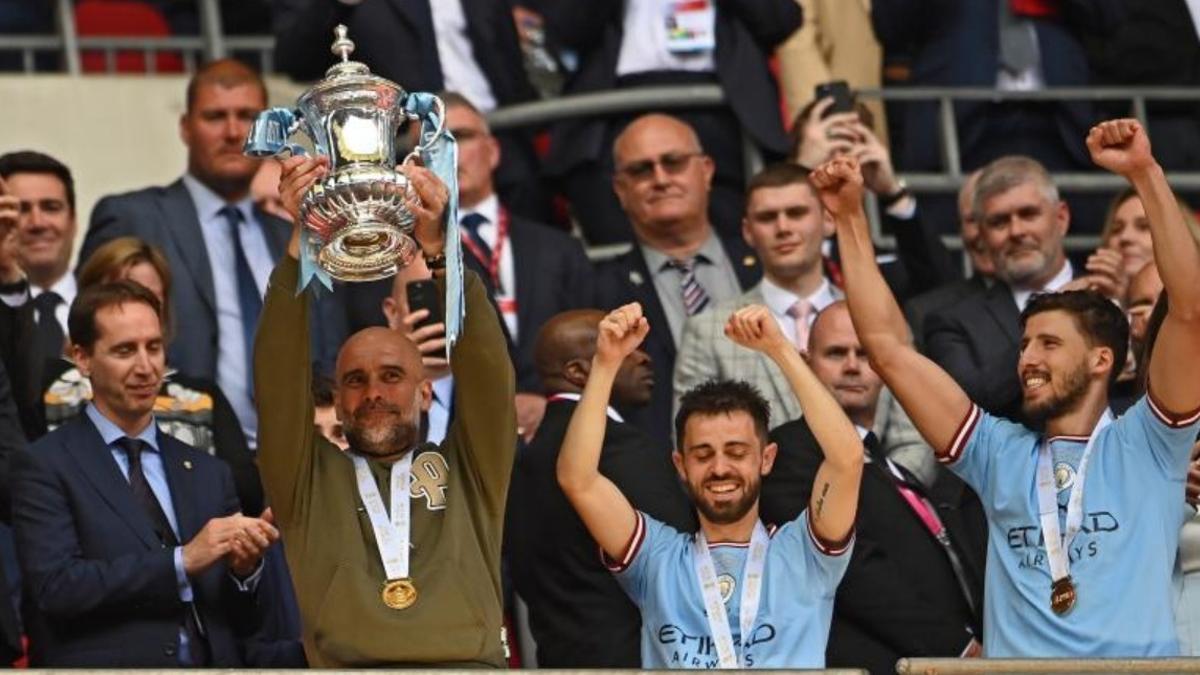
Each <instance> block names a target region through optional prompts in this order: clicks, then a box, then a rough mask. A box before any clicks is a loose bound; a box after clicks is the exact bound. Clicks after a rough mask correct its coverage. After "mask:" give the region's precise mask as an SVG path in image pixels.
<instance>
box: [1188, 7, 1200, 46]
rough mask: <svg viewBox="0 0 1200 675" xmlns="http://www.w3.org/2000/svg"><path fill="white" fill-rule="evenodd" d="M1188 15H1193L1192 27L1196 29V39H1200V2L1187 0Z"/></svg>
mask: <svg viewBox="0 0 1200 675" xmlns="http://www.w3.org/2000/svg"><path fill="white" fill-rule="evenodd" d="M1187 8H1188V13H1189V14H1191V15H1192V27H1193V28H1195V29H1196V37H1200V0H1187Z"/></svg>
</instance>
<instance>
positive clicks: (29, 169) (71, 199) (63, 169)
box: [0, 150, 75, 213]
mask: <svg viewBox="0 0 1200 675" xmlns="http://www.w3.org/2000/svg"><path fill="white" fill-rule="evenodd" d="M16 173H43V174H50V175H51V176H54V177H55V178H57V179H58V180H59V182H61V183H62V184H63V188H64V190H65V191H66V193H67V206H69V207H71V213H75V179H74V178H72V177H71V170H70V169H68V168H67V165H66V164H63V163H62V162H60V161H58V160H57V159H54V158H53V157H51V156H50V155H47V154H45V153H41V152H37V151H35V150H19V151H17V152H10V153H8V154H6V155H0V178H3V179H5V180H8V177H9V176H11V175H13V174H16Z"/></svg>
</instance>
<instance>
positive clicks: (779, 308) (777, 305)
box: [760, 277, 834, 316]
mask: <svg viewBox="0 0 1200 675" xmlns="http://www.w3.org/2000/svg"><path fill="white" fill-rule="evenodd" d="M760 290H761V291H762V296H763V302H765V303H767V307H768V308H769V309H770V310H771V312H773V313H774V314H776V315H777V316H787V312H788V309H789V308H791V306H792V305H794V304H796V301H797V300H807V301H808V303H809V304H810V305H812V308H813V312H812V314H813V316H815V315H816V313H817V312H820V311H821V310H823V309H825V308H826V307H828V306H829V305H832V304H833V301H834V297H833V289H832V287H831V286H830V285H829V280H828V279H826V278H824V277H822V278H821V285H820V286H819V287H817V290H815V291H813V292H812V294H810V295H809V296H808V297H806V298H801V297H800V296H798V295H796V294H795V293H793V292H791V291H789V290H786V289H783V288H780V287H779V286H778V285H776V284H774V283H772V282H771V280H770V279H768V278H766V277H763V280H762V285H761V286H760Z"/></svg>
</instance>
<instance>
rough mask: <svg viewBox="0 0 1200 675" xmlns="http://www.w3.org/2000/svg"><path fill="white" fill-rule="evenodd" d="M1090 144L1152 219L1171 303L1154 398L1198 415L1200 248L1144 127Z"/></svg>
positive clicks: (1153, 378)
mask: <svg viewBox="0 0 1200 675" xmlns="http://www.w3.org/2000/svg"><path fill="white" fill-rule="evenodd" d="M1087 146H1088V151H1089V152H1091V154H1092V161H1094V162H1095V163H1096V164H1097V165H1099V166H1101V167H1103V168H1105V169H1108V170H1109V171H1112V172H1113V173H1115V174H1118V175H1121V176H1123V177H1125V179H1126V180H1128V181H1129V182H1130V183H1131V184H1132V185H1133V187H1134V189H1135V190H1137V194H1138V197H1140V198H1141V200H1142V204H1143V205H1145V207H1146V218H1147V219H1148V220H1149V221H1150V236H1151V238H1152V239H1153V242H1154V262H1155V264H1156V265H1158V273H1159V275H1160V276H1161V277H1162V280H1163V286H1164V287H1165V288H1166V293H1167V296H1168V297H1169V298H1170V299H1171V301H1170V307H1169V309H1168V311H1167V317H1166V319H1165V320H1164V321H1163V325H1162V329H1161V330H1160V331H1159V333H1158V340H1157V342H1155V344H1154V350H1153V353H1152V355H1151V357H1150V380H1149V381H1150V386H1151V388H1152V389H1153V395H1154V399H1155V401H1156V402H1157V403H1158V404H1159V405H1161V406H1163V407H1165V408H1166V409H1167V410H1166V411H1167V412H1174V413H1179V414H1181V415H1184V414H1187V413H1191V412H1194V411H1196V410H1197V409H1200V387H1197V386H1196V383H1197V382H1200V244H1198V243H1197V241H1196V239H1195V237H1194V236H1193V234H1192V232H1191V231H1190V230H1189V229H1188V226H1187V222H1186V221H1185V220H1184V218H1183V213H1182V212H1181V211H1180V210H1179V205H1178V202H1177V201H1176V200H1175V195H1174V194H1173V193H1172V192H1171V186H1170V185H1168V184H1167V178H1166V175H1165V174H1164V173H1163V169H1162V167H1161V166H1159V164H1158V162H1157V161H1155V159H1154V155H1153V154H1152V153H1151V151H1150V138H1149V136H1148V135H1147V134H1146V130H1145V129H1143V128H1142V125H1141V123H1139V122H1138V121H1137V120H1131V119H1124V120H1111V121H1108V122H1102V123H1101V124H1098V125H1096V126H1095V127H1093V128H1092V130H1091V132H1089V133H1088V137H1087Z"/></svg>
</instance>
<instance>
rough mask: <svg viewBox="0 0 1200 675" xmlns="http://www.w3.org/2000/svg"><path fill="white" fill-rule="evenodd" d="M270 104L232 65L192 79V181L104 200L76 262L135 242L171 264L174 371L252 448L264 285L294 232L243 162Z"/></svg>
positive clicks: (321, 350) (251, 75) (325, 357)
mask: <svg viewBox="0 0 1200 675" xmlns="http://www.w3.org/2000/svg"><path fill="white" fill-rule="evenodd" d="M266 103H267V93H266V89H265V87H264V85H263V82H262V79H261V78H259V76H258V74H257V73H255V72H254V71H252V70H250V69H249V68H248V67H246V66H245V65H243V64H241V63H240V62H238V61H234V60H232V59H226V60H221V61H215V62H213V63H210V64H207V65H206V66H204V67H203V68H201V69H200V70H199V71H197V72H196V74H195V75H194V76H193V77H192V79H191V81H190V82H189V83H188V89H187V109H186V111H185V112H184V114H183V116H182V117H181V118H180V120H179V130H180V135H181V136H182V138H183V142H184V143H185V144H186V145H187V148H188V166H187V172H186V173H185V174H184V175H183V177H182V178H180V179H179V180H177V181H175V182H174V183H172V184H170V185H168V186H166V187H151V188H146V189H144V190H138V191H136V192H130V193H127V194H122V195H116V196H110V197H105V198H104V199H101V200H100V201H99V202H98V203H97V204H96V206H95V208H94V209H93V210H92V221H91V225H90V227H89V229H88V233H87V237H86V238H85V239H84V242H83V250H82V251H81V252H80V258H81V259H83V260H86V259H87V257H88V256H89V255H90V254H91V253H92V251H94V250H96V248H97V247H99V246H100V245H101V244H103V243H105V242H107V241H109V240H111V239H113V238H115V237H120V236H127V235H132V236H135V237H138V238H139V239H141V240H142V241H145V242H147V243H150V244H154V245H155V246H158V247H159V248H160V249H161V250H162V251H163V252H164V253H166V255H167V260H168V262H169V263H170V266H171V272H172V274H173V275H174V277H175V283H173V284H172V285H171V306H172V308H173V309H174V312H173V314H174V316H175V321H176V325H175V326H174V327H173V328H174V331H175V336H176V337H175V340H174V341H173V342H172V343H171V347H170V361H171V365H172V366H173V367H175V368H178V369H179V370H180V371H182V372H183V373H185V374H187V375H191V376H193V377H199V378H205V379H209V380H212V381H215V382H216V383H217V384H218V385H219V386H220V387H221V390H222V391H223V392H224V393H225V396H226V397H227V398H228V399H229V402H230V404H232V405H233V408H234V411H235V412H237V415H238V419H239V421H240V422H241V424H242V430H243V432H244V433H245V434H246V438H247V440H248V441H249V442H250V446H251V447H252V448H253V447H256V438H255V437H256V433H257V427H258V418H257V415H256V413H255V411H254V404H253V395H252V391H251V385H252V382H251V372H252V371H251V369H250V358H251V353H250V352H251V348H252V346H253V342H254V330H255V327H256V325H257V321H258V313H259V311H260V310H261V309H262V296H263V293H264V292H265V291H266V287H267V277H268V275H269V274H270V271H271V269H273V268H274V266H275V261H276V260H278V259H279V258H280V256H282V255H283V251H284V248H285V247H286V245H287V241H288V238H289V237H290V236H291V225H290V224H288V223H287V222H285V221H283V220H281V219H279V218H276V217H274V216H270V215H267V214H266V213H264V212H262V211H261V210H260V209H258V208H257V207H256V206H255V205H254V202H253V198H252V196H251V193H250V183H251V181H252V180H253V178H254V174H255V172H256V171H257V169H258V166H259V163H260V160H256V159H251V158H249V157H246V156H245V155H243V154H242V145H243V143H245V141H246V135H247V134H248V133H249V130H250V125H251V123H252V122H253V121H254V118H255V116H256V115H257V114H258V112H259V111H260V110H262V109H263V108H264V107H265V106H266ZM328 304H330V303H322V304H319V305H318V307H319V309H318V311H317V312H316V313H315V314H321V317H322V318H318V317H316V316H314V324H315V325H317V326H319V327H320V328H321V329H322V330H323V332H322V333H320V334H319V336H320V337H318V338H315V339H314V342H315V350H314V351H315V354H316V359H317V360H318V361H319V362H327V363H329V364H332V362H333V358H334V354H336V350H337V346H338V343H339V338H340V335H338V334H337V333H338V331H337V328H338V327H340V326H341V325H342V324H341V323H340V322H335V321H332V320H329V318H328V317H326V316H325V315H324V314H323V312H324V311H326V309H327V307H326V306H327V305H328Z"/></svg>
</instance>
